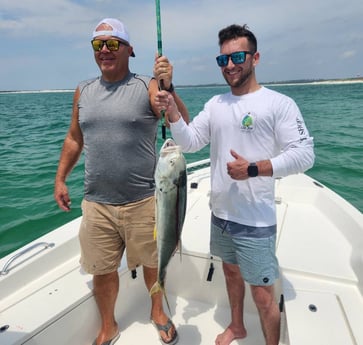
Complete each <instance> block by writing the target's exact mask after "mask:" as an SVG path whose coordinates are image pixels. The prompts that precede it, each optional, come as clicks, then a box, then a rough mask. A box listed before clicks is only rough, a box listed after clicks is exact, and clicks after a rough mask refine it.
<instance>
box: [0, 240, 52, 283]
mask: <svg viewBox="0 0 363 345" xmlns="http://www.w3.org/2000/svg"><path fill="white" fill-rule="evenodd" d="M54 246H55V244H54V243H47V242H39V243H35V244H33V245H31V246H30V247H28V248H25V249H24V250H22V251H20V252H19V253H17V254H15V255H14V256H12V257H11V258H10V259H9V260H8V261H7V262H6V263H5V265H4V267H3V269H2V270H1V271H0V276H5V275H7V274H8V273H9V272H10V271H11V270H12V269H14V268H15V267H17V266H19V265H21V264H22V263H24V262H25V261H27V260H29V259H31V258H32V257H34V256H35V255H38V254H40V253H41V252H43V251H44V250H46V249H48V248H52V247H54ZM39 247H41V249H40V250H38V251H37V252H35V253H33V254H32V255H29V256H27V257H25V258H24V255H26V254H29V253H30V252H31V251H33V250H34V249H36V248H39ZM20 258H23V260H22V261H20V262H18V263H16V264H15V265H13V266H12V267H10V265H11V264H12V263H14V261H16V260H18V259H20Z"/></svg>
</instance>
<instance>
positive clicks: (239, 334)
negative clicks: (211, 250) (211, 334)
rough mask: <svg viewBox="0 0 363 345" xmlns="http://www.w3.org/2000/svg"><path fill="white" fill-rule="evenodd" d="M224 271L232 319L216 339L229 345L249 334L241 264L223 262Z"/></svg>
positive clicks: (218, 343) (218, 342) (222, 344)
mask: <svg viewBox="0 0 363 345" xmlns="http://www.w3.org/2000/svg"><path fill="white" fill-rule="evenodd" d="M223 271H224V276H225V279H226V285H227V293H228V298H229V304H230V307H231V318H232V320H231V323H230V324H229V326H228V327H227V328H226V330H225V331H224V332H223V333H221V334H219V335H218V336H217V338H216V341H215V344H216V345H229V344H230V343H231V342H232V341H233V340H234V339H242V338H245V337H246V336H247V331H246V328H245V326H244V323H243V300H244V296H245V283H244V280H243V279H242V276H241V272H240V269H239V266H238V265H233V264H227V263H225V262H223Z"/></svg>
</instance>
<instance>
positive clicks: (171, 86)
mask: <svg viewBox="0 0 363 345" xmlns="http://www.w3.org/2000/svg"><path fill="white" fill-rule="evenodd" d="M165 91H168V92H170V93H172V92H174V85H173V83H171V84H170V86H169V89H165Z"/></svg>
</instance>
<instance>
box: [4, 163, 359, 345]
mask: <svg viewBox="0 0 363 345" xmlns="http://www.w3.org/2000/svg"><path fill="white" fill-rule="evenodd" d="M188 178H189V181H188V184H191V183H193V188H190V189H189V190H188V210H187V217H186V221H185V226H184V229H183V234H182V247H181V248H182V249H181V255H180V252H177V253H176V255H175V256H174V257H173V258H172V260H171V262H170V264H169V267H168V274H167V285H166V288H167V291H166V292H167V297H168V301H169V303H170V307H171V317H172V319H173V322H174V323H175V325H176V326H177V329H178V332H179V335H180V340H179V344H180V345H184V344H185V345H194V344H195V345H197V344H198V345H199V344H202V345H210V344H214V340H215V337H216V335H217V334H218V333H221V332H222V331H223V330H224V329H225V327H226V326H227V325H228V324H229V321H230V310H229V306H228V298H227V294H226V289H225V283H224V276H223V272H222V263H221V261H220V259H219V258H214V257H211V256H210V254H209V221H210V216H209V213H210V212H209V207H208V200H209V195H208V191H209V170H208V169H202V170H197V171H196V172H195V173H192V174H191V175H189V177H188ZM195 187H196V188H195ZM276 187H277V190H276V203H277V215H278V241H277V254H278V258H279V262H280V267H281V279H280V280H279V281H278V282H277V284H276V299H277V300H279V298H280V294H281V293H282V294H283V296H284V310H283V313H282V321H283V322H282V330H281V341H280V345H306V344H309V345H342V344H344V345H359V344H363V329H362V327H361V324H362V315H363V256H362V252H363V221H362V214H361V213H360V212H359V211H358V210H356V209H354V208H353V207H352V206H350V205H349V204H348V203H346V202H345V201H344V200H343V199H341V198H340V197H339V196H337V195H336V194H334V193H333V192H331V191H330V190H328V189H327V188H325V187H324V186H319V185H318V184H316V183H315V182H314V181H312V180H311V179H310V178H308V177H307V176H305V175H296V176H290V177H288V178H284V179H282V180H281V181H277V182H276ZM79 222H80V219H76V220H74V221H72V222H70V223H68V224H66V225H65V226H63V227H61V228H59V229H57V230H55V231H53V232H51V233H49V234H47V235H45V236H43V237H42V238H40V239H38V240H37V241H36V242H49V243H53V244H54V246H53V247H49V248H47V249H45V250H41V251H40V252H37V253H34V251H31V252H30V253H29V255H27V258H24V260H23V261H20V262H19V261H17V262H16V263H14V264H12V265H11V269H10V271H9V273H8V274H6V275H2V276H0V344H1V345H20V344H26V345H49V344H52V345H65V344H67V345H90V344H91V343H92V341H93V340H94V337H95V335H96V333H97V329H98V328H99V323H100V320H99V316H98V313H97V308H96V304H95V301H94V298H93V295H92V277H91V276H90V275H87V274H85V273H83V272H82V271H81V269H80V266H79V262H78V261H79V244H78V227H79ZM20 250H21V249H20ZM20 250H19V251H20ZM19 251H18V252H19ZM22 258H23V257H22ZM8 260H9V257H6V258H3V259H1V260H0V268H1V267H3V266H4V264H5V263H6V262H7V261H8ZM211 267H212V268H213V270H211ZM212 271H213V275H212V276H211V274H210V273H211V272H212ZM119 274H120V293H119V297H118V300H117V307H116V317H117V321H118V323H119V325H120V329H121V337H120V339H119V340H118V341H117V343H116V345H126V344H127V345H131V344H148V345H153V344H158V345H159V344H160V342H159V340H158V336H157V333H156V331H155V329H154V327H153V326H152V325H151V323H150V320H149V313H150V298H149V296H148V294H147V291H146V288H145V285H144V281H143V276H142V270H141V269H140V268H139V269H138V270H137V277H136V279H133V278H132V277H131V274H130V272H129V271H128V270H127V268H126V263H125V261H122V263H121V266H120V269H119ZM208 277H209V278H211V279H208ZM245 304H246V305H245V323H246V326H247V331H248V336H247V338H245V339H243V340H238V341H237V340H235V341H234V342H232V345H237V344H244V345H261V344H263V343H264V340H263V335H262V332H261V327H260V323H259V319H258V316H257V312H256V309H255V307H254V305H253V303H252V301H251V296H250V292H249V289H248V288H247V289H246V303H245ZM165 310H167V309H166V306H165ZM7 326H8V328H7Z"/></svg>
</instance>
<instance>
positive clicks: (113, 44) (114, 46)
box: [91, 39, 128, 52]
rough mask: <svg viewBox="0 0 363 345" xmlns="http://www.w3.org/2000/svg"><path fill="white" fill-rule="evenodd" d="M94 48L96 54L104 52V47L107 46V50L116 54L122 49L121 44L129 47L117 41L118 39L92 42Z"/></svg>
mask: <svg viewBox="0 0 363 345" xmlns="http://www.w3.org/2000/svg"><path fill="white" fill-rule="evenodd" d="M91 43H92V48H93V50H94V51H95V52H99V51H101V50H102V48H103V47H104V45H106V47H107V49H108V50H110V51H112V52H114V51H117V50H118V49H119V48H120V44H122V45H124V46H127V45H128V44H126V43H124V42H122V41H119V40H116V39H109V40H97V39H95V40H92V41H91Z"/></svg>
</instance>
